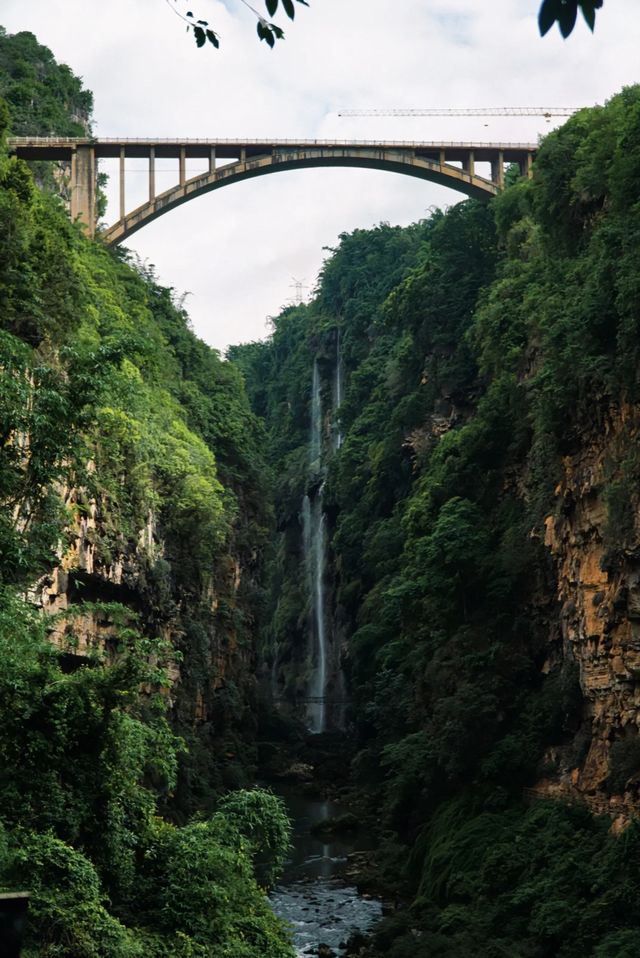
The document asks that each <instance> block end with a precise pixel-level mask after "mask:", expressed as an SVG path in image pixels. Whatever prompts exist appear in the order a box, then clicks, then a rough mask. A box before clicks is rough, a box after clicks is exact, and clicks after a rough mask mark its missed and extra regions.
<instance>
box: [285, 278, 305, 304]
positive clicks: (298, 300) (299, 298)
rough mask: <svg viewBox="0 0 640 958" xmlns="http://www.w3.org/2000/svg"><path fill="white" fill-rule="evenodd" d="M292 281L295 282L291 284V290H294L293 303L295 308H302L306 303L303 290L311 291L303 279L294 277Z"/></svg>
mask: <svg viewBox="0 0 640 958" xmlns="http://www.w3.org/2000/svg"><path fill="white" fill-rule="evenodd" d="M291 279H292V280H293V283H289V289H293V290H294V293H293V296H292V297H291V302H292V303H293V305H294V306H301V305H302V303H304V301H305V295H304V293H303V292H302V290H303V289H309V287H308V286H306V285H305V282H304V280H303V279H296V278H295V276H292V277H291Z"/></svg>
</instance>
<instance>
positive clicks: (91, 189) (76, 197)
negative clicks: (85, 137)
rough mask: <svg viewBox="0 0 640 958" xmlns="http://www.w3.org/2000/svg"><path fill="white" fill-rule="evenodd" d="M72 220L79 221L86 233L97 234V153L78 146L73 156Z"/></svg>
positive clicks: (89, 234) (87, 147)
mask: <svg viewBox="0 0 640 958" xmlns="http://www.w3.org/2000/svg"><path fill="white" fill-rule="evenodd" d="M71 219H72V220H76V219H79V220H80V222H81V223H82V225H83V227H84V230H85V233H86V234H87V235H88V236H90V237H91V238H93V237H94V236H95V233H96V151H95V149H94V148H93V147H92V146H78V147H76V149H75V150H74V152H73V154H72V156H71Z"/></svg>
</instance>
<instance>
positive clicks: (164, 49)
mask: <svg viewBox="0 0 640 958" xmlns="http://www.w3.org/2000/svg"><path fill="white" fill-rule="evenodd" d="M261 3H262V0H258V4H257V5H258V6H260V5H261ZM311 4H312V6H311V7H310V8H309V9H305V8H302V7H301V8H300V9H299V11H298V16H297V17H296V21H295V23H294V24H289V25H287V40H286V41H285V42H284V43H280V44H278V45H277V46H276V49H275V50H273V51H271V50H269V49H268V48H267V47H266V46H265V45H264V44H260V43H259V42H258V40H257V37H256V36H255V27H254V24H253V21H252V18H251V15H250V14H249V12H248V11H247V10H246V9H244V8H243V6H242V4H240V3H239V2H237V0H226V2H225V3H222V2H220V0H193V5H194V9H196V10H198V11H200V10H202V11H204V12H205V13H206V15H207V16H208V17H209V19H210V21H211V22H212V23H213V24H214V26H215V28H216V29H217V31H218V32H219V34H220V35H221V38H222V47H221V49H220V51H218V52H216V51H214V50H213V48H208V47H207V48H205V49H202V50H197V49H196V47H195V45H194V43H193V39H192V38H191V37H190V36H187V34H186V33H184V32H183V30H182V27H181V24H180V22H179V20H178V19H177V18H176V17H175V15H174V14H173V13H172V12H171V10H170V9H169V6H168V5H167V3H165V2H163V0H135V2H132V0H109V3H100V2H98V0H58V2H57V3H56V4H55V5H53V4H51V2H50V0H29V2H28V3H25V2H24V0H3V2H2V8H3V9H2V12H1V13H0V18H1V19H2V22H3V24H4V26H6V28H7V29H8V30H9V31H10V32H17V31H18V30H31V31H32V32H34V33H35V34H36V36H37V37H38V39H39V40H40V41H41V42H42V43H45V44H46V45H47V46H49V47H51V49H52V50H53V52H54V54H55V56H56V57H57V58H58V59H59V60H63V61H65V62H67V63H69V65H70V66H71V67H72V69H73V70H74V71H75V72H76V73H79V74H80V75H82V76H83V77H84V79H85V82H86V85H87V86H88V87H89V88H90V89H92V90H93V91H94V94H95V102H96V110H95V113H96V130H97V133H98V135H103V136H175V135H179V136H211V137H233V136H239V137H244V136H255V137H260V136H264V137H278V136H279V137H312V138H313V137H338V138H348V137H357V138H363V139H367V138H379V139H385V138H388V139H429V140H430V139H439V138H443V139H452V140H455V139H465V140H466V139H472V138H478V139H484V140H486V139H501V140H530V139H536V137H537V135H538V134H539V133H540V132H544V129H545V122H544V120H542V119H538V120H530V119H513V118H504V119H500V120H497V119H492V120H490V121H483V120H481V119H480V120H479V119H476V118H463V119H455V120H454V119H442V118H438V119H433V118H432V119H411V118H402V119H392V118H388V119H369V118H366V119H365V118H361V119H355V118H354V119H346V118H339V117H338V116H337V115H336V110H337V109H338V108H339V107H349V106H351V107H402V106H407V107H445V106H458V107H466V106H469V107H473V106H478V107H479V106H501V105H516V106H521V105H536V106H537V105H543V106H548V105H559V106H564V105H568V106H574V105H582V104H589V103H593V102H602V101H603V100H604V99H606V98H607V97H609V96H610V95H612V94H613V93H615V92H617V91H618V90H619V89H620V88H621V87H622V86H623V85H627V84H630V83H634V82H635V81H636V80H637V79H638V77H637V63H638V55H637V51H638V49H640V15H639V14H638V10H637V0H616V2H615V3H614V2H613V0H608V2H607V3H605V5H604V8H603V10H602V11H600V13H599V15H598V22H597V27H596V31H595V34H594V35H591V34H590V33H589V31H588V29H587V28H586V26H585V25H584V24H583V23H579V24H578V25H577V26H576V29H575V31H574V35H573V36H572V37H571V38H570V39H569V40H567V41H563V40H562V39H561V38H560V36H559V35H558V34H557V33H556V32H555V31H554V33H553V34H552V35H549V36H547V37H546V38H544V39H540V38H539V36H538V33H537V27H536V13H537V6H538V0H492V2H491V3H485V4H478V3H477V2H475V0H403V2H402V3H396V4H393V5H392V4H390V3H389V2H388V0H311ZM486 122H488V124H489V125H488V126H485V123H486ZM134 175H135V174H134ZM138 179H140V177H139V178H138ZM458 199H459V196H458V194H455V193H453V192H451V191H450V190H446V189H444V188H441V187H437V186H435V185H432V184H428V183H424V182H422V181H420V180H412V179H410V178H405V177H400V176H394V175H392V174H385V173H378V172H373V171H366V170H301V171H297V172H292V173H279V174H278V175H277V176H273V177H266V178H260V179H256V180H250V181H248V182H245V183H241V184H237V185H234V186H233V187H230V188H229V189H224V190H219V191H216V192H214V193H212V194H209V195H208V196H205V197H202V198H200V199H198V200H195V201H194V202H192V203H188V204H186V205H185V206H183V207H181V208H180V209H178V210H175V211H174V212H172V213H170V214H168V215H166V216H165V217H161V218H160V219H159V220H157V221H155V222H154V223H152V224H150V225H149V226H147V227H145V228H144V229H143V230H141V231H140V232H139V233H136V234H135V235H134V236H133V237H132V238H131V239H130V241H129V245H130V246H131V248H132V249H135V250H136V251H138V252H139V253H140V255H141V256H142V257H143V258H146V259H149V260H150V261H151V262H153V263H155V264H156V266H157V267H158V270H159V273H160V277H161V279H162V280H163V281H164V282H165V283H167V284H168V285H172V286H175V287H176V288H177V289H178V290H189V291H191V293H192V294H193V295H192V296H191V297H190V298H189V300H188V305H189V309H190V312H191V315H192V317H193V321H194V325H195V328H196V330H197V331H198V333H199V334H200V335H201V336H202V337H203V338H204V339H206V340H207V341H208V342H210V343H211V344H212V345H215V346H217V347H219V348H224V347H225V346H226V345H227V344H228V343H231V342H238V341H243V340H247V339H253V338H257V337H259V336H262V335H264V332H265V327H264V320H265V317H266V316H267V315H270V314H273V313H275V312H277V310H278V309H279V307H280V306H281V305H282V304H283V303H284V302H285V301H286V300H287V299H288V298H289V297H290V296H291V294H292V290H291V288H290V284H291V283H292V277H294V276H295V277H298V278H305V280H306V282H307V283H308V284H309V285H313V283H314V282H315V276H316V273H317V270H318V268H319V266H320V264H321V262H322V258H323V255H324V254H323V252H322V246H331V245H334V244H335V243H336V240H337V237H338V234H339V233H340V232H343V231H345V230H351V229H353V228H355V227H358V226H362V227H367V226H371V225H373V224H374V223H376V222H378V221H380V220H389V221H391V222H394V223H409V222H411V221H412V220H415V219H418V218H419V217H421V216H423V215H424V213H425V211H426V210H427V209H428V207H430V206H432V205H442V204H449V203H452V202H457V201H458Z"/></svg>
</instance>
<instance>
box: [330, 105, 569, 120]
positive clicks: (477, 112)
mask: <svg viewBox="0 0 640 958" xmlns="http://www.w3.org/2000/svg"><path fill="white" fill-rule="evenodd" d="M580 109H582V107H569V106H498V107H483V108H481V109H468V110H465V109H442V110H441V109H427V110H339V111H338V116H543V117H544V118H545V120H547V121H548V120H550V119H551V117H552V116H572V114H574V113H577V112H578V110H580Z"/></svg>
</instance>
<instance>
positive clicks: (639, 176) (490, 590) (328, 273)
mask: <svg viewBox="0 0 640 958" xmlns="http://www.w3.org/2000/svg"><path fill="white" fill-rule="evenodd" d="M509 179H510V180H511V185H510V186H509V187H508V188H507V189H506V190H505V191H504V193H503V194H501V195H500V196H499V197H498V198H496V200H495V201H493V202H492V203H490V204H485V205H483V204H480V203H477V202H473V201H467V202H465V203H462V204H460V205H458V206H455V207H453V208H452V209H450V210H448V211H447V212H446V213H442V212H435V213H433V215H431V216H430V217H429V219H428V220H426V221H424V222H421V223H418V224H416V225H414V226H412V227H410V228H408V229H400V228H394V227H391V226H388V225H384V224H383V225H381V226H379V227H378V228H376V229H373V230H368V231H356V232H355V233H353V234H350V235H344V236H342V237H341V241H340V245H339V247H338V248H337V249H336V250H335V251H334V252H333V254H332V255H331V256H330V257H329V259H328V260H327V261H326V263H325V266H324V268H323V270H322V273H321V276H320V280H319V284H318V288H317V290H316V293H315V295H314V297H313V299H312V301H311V302H310V303H309V304H308V305H306V306H300V307H291V308H288V309H286V310H285V311H284V312H283V313H282V315H281V316H279V317H278V318H277V319H276V320H275V328H274V332H273V335H272V336H271V338H270V339H269V341H268V342H266V343H252V344H249V345H247V346H244V347H238V348H234V350H232V352H231V356H232V358H233V359H234V361H235V362H236V363H237V364H238V366H239V367H240V368H242V369H243V370H244V371H245V373H246V374H247V388H248V389H249V391H250V395H251V400H252V405H253V409H254V411H255V412H256V413H257V414H258V415H260V416H261V417H263V418H264V420H265V422H266V426H267V430H268V435H269V450H270V456H271V462H272V465H273V467H274V470H275V472H276V474H277V475H278V477H279V482H278V489H277V493H276V507H277V521H278V531H277V536H276V540H275V544H274V549H273V560H272V562H271V570H270V575H271V583H272V589H271V599H270V608H271V613H270V624H269V626H268V627H267V629H266V630H265V634H264V648H265V652H264V655H265V657H266V658H267V659H272V658H273V656H274V654H275V651H276V650H277V654H278V663H279V668H280V671H281V674H280V683H281V685H282V687H284V688H285V690H287V691H288V692H290V693H291V694H292V695H293V694H294V693H295V682H294V680H293V679H292V674H293V673H295V668H294V667H291V666H290V665H288V663H291V662H295V660H296V656H297V655H298V652H297V649H298V647H299V645H300V643H302V642H303V641H304V635H303V633H304V623H305V616H306V611H305V602H306V601H307V597H306V595H305V590H304V587H303V582H302V579H301V573H300V572H299V571H297V570H298V569H299V566H300V555H301V544H300V536H301V527H300V502H301V500H302V496H303V494H304V486H305V482H306V481H307V473H306V470H305V468H304V463H305V461H306V456H307V451H306V447H307V445H308V437H309V421H310V392H311V374H312V368H313V365H314V362H315V363H316V364H318V366H319V368H320V370H321V375H322V379H323V392H324V396H325V400H326V406H327V407H330V406H331V394H332V382H333V379H334V377H335V364H336V361H337V342H338V339H339V342H340V351H341V361H342V363H343V364H344V372H345V377H346V393H345V396H344V400H343V402H342V404H341V405H340V408H339V410H337V411H334V418H335V416H336V415H337V416H338V417H339V421H340V427H341V430H342V431H343V433H344V442H343V443H342V445H341V446H340V448H339V449H337V450H334V451H333V454H332V456H331V461H330V464H329V470H328V477H327V481H326V488H325V490H324V505H325V511H326V516H327V519H328V521H329V523H330V527H331V543H330V552H331V568H332V580H333V588H332V592H333V609H332V616H333V622H334V629H335V630H336V634H337V636H338V639H339V640H340V641H341V642H342V644H343V659H344V665H345V668H346V670H347V673H348V680H349V681H348V684H349V690H350V696H351V699H352V709H351V721H352V723H353V732H354V734H355V736H356V740H357V754H356V755H355V758H354V762H353V774H354V779H355V782H356V785H357V788H358V790H359V792H360V794H361V795H364V796H366V799H367V801H368V802H369V805H370V808H371V809H372V810H374V811H375V813H376V814H377V815H380V814H381V815H382V819H381V822H380V830H381V835H382V841H383V854H382V855H381V857H380V863H381V864H380V867H381V869H382V871H383V875H384V881H385V884H386V887H387V889H388V890H394V891H395V892H396V893H397V894H400V895H408V896H409V897H410V898H412V899H413V905H412V907H411V908H410V909H408V910H406V911H401V912H398V914H397V915H396V916H395V917H394V918H393V919H390V920H389V921H388V922H387V924H386V925H385V926H383V928H382V930H381V931H380V934H379V935H378V939H377V941H376V943H375V945H374V947H373V950H374V952H375V954H376V955H380V956H382V955H384V956H386V958H391V956H392V958H404V956H409V955H411V956H415V955H416V954H421V955H423V954H424V955H425V956H427V955H428V956H430V958H431V956H436V955H443V956H445V955H447V956H449V955H451V956H454V955H455V956H463V955H464V956H466V955H469V954H476V955H479V956H483V958H498V956H509V958H543V956H551V955H554V956H562V958H574V956H575V958H577V956H581V955H587V954H588V955H596V956H598V958H605V956H608V958H614V956H615V958H622V956H627V958H631V956H635V955H637V954H638V951H639V950H640V907H639V905H638V902H639V901H640V895H639V894H638V893H639V892H640V885H639V881H640V874H639V873H638V865H639V863H640V829H639V828H638V826H637V825H635V824H632V825H631V826H629V827H628V828H627V829H626V830H625V831H624V833H623V834H622V836H621V837H619V838H613V837H612V836H611V834H610V833H609V824H610V823H609V820H608V819H606V818H605V819H603V820H600V819H596V818H593V817H592V816H591V814H590V813H589V812H588V811H587V810H586V809H585V808H580V807H576V808H570V807H566V806H563V805H560V804H553V803H547V802H540V803H537V804H535V805H534V806H533V807H528V806H527V805H525V804H523V802H522V789H523V786H527V785H533V784H534V783H535V781H536V780H537V777H538V776H539V775H540V774H542V773H543V771H544V772H545V773H546V774H549V775H553V771H554V770H553V767H544V768H543V765H542V759H543V755H545V754H546V756H547V759H546V760H547V761H548V755H549V746H554V749H555V754H558V755H559V754H563V753H564V755H565V756H569V758H570V760H571V762H572V763H573V765H579V763H580V761H581V760H583V759H584V756H585V754H586V750H587V749H588V747H589V728H588V722H585V717H584V716H585V713H584V703H583V698H582V691H581V687H580V683H579V676H578V669H577V665H576V663H575V661H574V660H573V658H572V655H571V651H570V649H569V648H567V647H563V646H562V643H561V639H560V637H559V635H558V630H557V627H556V625H555V623H556V622H557V617H558V610H557V607H556V606H555V601H556V585H555V571H554V567H553V563H552V561H551V557H550V555H549V553H548V551H547V550H546V548H545V546H544V519H545V517H546V516H547V515H548V514H549V512H550V510H553V509H554V508H556V506H555V504H554V490H555V488H556V486H557V484H558V482H559V480H560V478H561V475H562V463H563V459H564V458H565V457H568V456H570V455H571V454H572V453H574V452H575V451H576V450H577V449H579V448H580V446H581V444H585V443H587V442H588V441H589V437H592V436H593V435H594V434H597V433H598V431H599V430H602V428H603V426H602V423H603V422H604V419H605V417H606V414H607V412H608V411H609V410H610V409H611V407H612V406H617V407H620V406H622V405H624V403H629V402H633V401H635V400H637V381H638V361H639V359H640V328H639V324H640V308H639V307H640V287H639V285H638V283H639V280H638V254H639V251H640V197H639V194H638V183H639V182H640V89H638V88H630V89H627V90H625V91H623V92H622V93H621V94H620V95H618V96H617V97H615V98H614V99H613V100H612V101H611V102H610V103H609V104H608V105H607V106H606V107H604V108H597V109H593V110H585V111H582V112H580V113H578V114H577V115H576V116H574V117H573V118H572V119H571V120H569V122H568V123H566V124H565V126H564V127H562V128H561V129H560V130H558V131H556V132H554V133H552V134H550V135H549V136H548V137H547V138H546V139H545V140H544V142H543V144H542V146H541V148H540V151H539V155H538V158H537V160H536V163H535V172H534V177H533V179H532V180H526V179H519V178H518V177H517V176H516V175H515V172H514V171H510V177H509ZM329 429H330V425H329V424H328V423H327V425H326V434H327V436H328V432H329ZM620 460H621V461H622V460H624V463H623V468H622V470H621V475H622V480H620V481H618V480H616V482H615V483H614V482H612V484H611V486H610V487H607V488H605V489H604V490H603V498H604V500H605V501H606V503H607V507H608V509H609V530H610V531H609V538H610V542H609V552H608V559H607V561H608V562H609V563H610V564H612V565H613V566H615V563H616V562H618V561H620V557H621V555H622V553H623V552H624V549H625V545H627V546H628V543H629V541H630V539H629V536H630V533H631V529H632V528H633V522H634V520H633V515H632V511H633V510H632V505H631V503H632V495H633V488H634V484H637V480H638V470H637V454H634V452H633V448H632V447H631V448H626V449H621V450H620ZM617 465H618V466H619V465H620V463H618V464H617ZM623 487H624V488H623ZM550 648H551V650H552V654H550V651H549V650H550ZM543 666H544V668H543ZM632 751H633V750H628V751H627V753H626V754H627V755H631V752H632ZM615 754H616V753H615V749H614V750H612V755H614V756H615ZM633 754H634V755H635V758H634V759H632V760H631V763H630V764H629V762H627V765H626V766H625V769H624V771H623V772H621V773H620V774H617V772H616V769H615V768H612V773H611V777H610V783H609V787H610V789H612V790H615V789H616V788H618V789H620V788H622V787H623V786H624V783H625V782H626V781H627V779H628V778H629V776H630V775H631V774H632V773H636V772H637V771H638V767H637V766H638V762H637V757H638V756H637V749H636V751H635V753H633ZM372 953H373V952H372Z"/></svg>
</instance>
